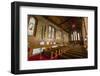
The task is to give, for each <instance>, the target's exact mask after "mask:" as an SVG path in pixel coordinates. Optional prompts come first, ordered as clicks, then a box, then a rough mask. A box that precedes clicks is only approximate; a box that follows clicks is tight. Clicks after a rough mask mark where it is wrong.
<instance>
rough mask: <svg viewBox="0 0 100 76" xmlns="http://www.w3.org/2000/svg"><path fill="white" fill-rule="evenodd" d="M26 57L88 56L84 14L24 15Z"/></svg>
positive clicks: (46, 58)
mask: <svg viewBox="0 0 100 76" xmlns="http://www.w3.org/2000/svg"><path fill="white" fill-rule="evenodd" d="M27 25H28V28H27V29H28V35H27V37H28V51H27V52H28V56H27V58H28V61H34V60H58V59H80V58H88V50H87V48H88V36H87V35H88V34H87V31H88V17H73V16H42V15H28V16H27Z"/></svg>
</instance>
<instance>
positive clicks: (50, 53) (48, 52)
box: [28, 45, 88, 61]
mask: <svg viewBox="0 0 100 76" xmlns="http://www.w3.org/2000/svg"><path fill="white" fill-rule="evenodd" d="M87 57H88V53H87V50H86V49H85V48H84V47H83V46H81V45H70V46H59V47H56V48H48V49H45V50H44V51H43V52H42V53H41V54H38V55H34V56H32V57H30V58H29V59H28V60H29V61H32V60H55V59H79V58H87Z"/></svg>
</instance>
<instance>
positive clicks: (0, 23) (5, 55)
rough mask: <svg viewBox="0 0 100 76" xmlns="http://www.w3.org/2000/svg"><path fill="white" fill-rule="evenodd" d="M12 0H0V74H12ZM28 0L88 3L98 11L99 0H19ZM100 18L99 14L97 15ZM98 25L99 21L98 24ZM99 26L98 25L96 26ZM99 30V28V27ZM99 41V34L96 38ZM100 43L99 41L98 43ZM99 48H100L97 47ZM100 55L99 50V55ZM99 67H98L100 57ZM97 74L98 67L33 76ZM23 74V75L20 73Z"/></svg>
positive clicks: (10, 75)
mask: <svg viewBox="0 0 100 76" xmlns="http://www.w3.org/2000/svg"><path fill="white" fill-rule="evenodd" d="M12 1H14V0H0V76H14V75H13V74H11V73H10V57H11V54H10V53H11V48H10V47H11V39H10V36H11V33H10V30H11V15H10V14H11V6H10V3H11V2H12ZM16 1H17V0H16ZM21 1H30V2H44V3H59V4H74V5H90V6H98V7H99V10H98V11H99V13H100V0H21ZM98 17H99V18H98V20H100V14H99V15H98ZM98 25H100V22H99V24H98ZM98 28H100V26H98ZM99 32H100V29H99ZM98 39H99V40H98V42H100V35H99V38H98ZM99 45H100V43H99ZM99 50H100V49H99ZM98 57H100V51H99V56H98ZM98 60H99V67H100V59H98ZM62 74H63V76H66V75H67V76H75V75H77V76H94V75H95V76H99V75H100V68H99V69H98V70H85V71H70V72H69V71H65V72H55V73H40V74H34V76H55V75H56V76H62ZM29 75H30V76H32V75H33V74H26V75H25V76H29ZM21 76H23V75H21Z"/></svg>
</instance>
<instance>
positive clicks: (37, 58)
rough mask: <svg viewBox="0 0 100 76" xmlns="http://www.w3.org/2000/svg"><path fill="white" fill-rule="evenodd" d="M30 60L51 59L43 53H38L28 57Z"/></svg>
mask: <svg viewBox="0 0 100 76" xmlns="http://www.w3.org/2000/svg"><path fill="white" fill-rule="evenodd" d="M28 60H29V61H33V60H50V58H49V57H47V56H45V55H41V56H40V54H38V55H34V56H31V57H29V58H28Z"/></svg>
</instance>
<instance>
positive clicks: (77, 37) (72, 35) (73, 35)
mask: <svg viewBox="0 0 100 76" xmlns="http://www.w3.org/2000/svg"><path fill="white" fill-rule="evenodd" d="M71 40H72V41H77V40H80V34H79V33H78V32H77V31H73V33H72V34H71Z"/></svg>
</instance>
